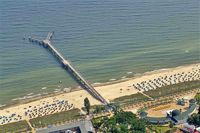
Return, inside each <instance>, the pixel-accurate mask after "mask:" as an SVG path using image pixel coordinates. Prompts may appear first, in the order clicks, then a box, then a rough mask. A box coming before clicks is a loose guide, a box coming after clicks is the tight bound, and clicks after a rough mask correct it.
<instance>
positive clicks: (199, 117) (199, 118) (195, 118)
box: [187, 113, 200, 127]
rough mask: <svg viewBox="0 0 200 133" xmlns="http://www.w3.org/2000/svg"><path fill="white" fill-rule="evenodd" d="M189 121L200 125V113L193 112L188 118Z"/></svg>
mask: <svg viewBox="0 0 200 133" xmlns="http://www.w3.org/2000/svg"><path fill="white" fill-rule="evenodd" d="M187 122H188V123H189V124H192V125H195V126H197V127H198V126H200V114H196V113H194V114H192V115H191V116H190V117H189V118H188V119H187Z"/></svg>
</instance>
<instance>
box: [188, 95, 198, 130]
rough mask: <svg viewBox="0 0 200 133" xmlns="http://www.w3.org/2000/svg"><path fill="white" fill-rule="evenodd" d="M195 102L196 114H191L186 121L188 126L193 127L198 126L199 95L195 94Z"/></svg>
mask: <svg viewBox="0 0 200 133" xmlns="http://www.w3.org/2000/svg"><path fill="white" fill-rule="evenodd" d="M195 100H196V102H197V104H198V105H199V108H198V113H194V114H192V115H191V116H190V117H189V118H188V119H187V122H188V123H189V124H192V125H195V126H196V127H199V126H200V93H197V94H196V96H195Z"/></svg>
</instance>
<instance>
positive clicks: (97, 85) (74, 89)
mask: <svg viewBox="0 0 200 133" xmlns="http://www.w3.org/2000/svg"><path fill="white" fill-rule="evenodd" d="M196 65H200V63H194V64H186V65H182V66H177V67H171V68H161V69H157V70H152V71H147V72H144V73H137V74H134V75H132V76H131V77H128V76H129V75H127V76H126V78H121V79H116V80H114V81H107V82H103V83H92V84H91V85H92V86H93V87H94V88H95V89H96V88H98V89H100V88H101V87H105V86H109V85H115V84H119V83H123V82H127V81H131V80H135V79H138V78H141V77H144V76H149V75H152V74H159V73H163V72H168V71H172V70H176V69H181V68H185V67H190V66H196ZM127 73H128V72H127ZM81 90H83V89H82V88H80V86H77V87H72V88H70V90H69V91H68V92H66V91H64V90H63V89H62V90H61V91H59V92H56V93H55V92H50V93H48V94H46V95H44V94H40V95H39V96H36V97H32V98H25V99H21V100H13V99H12V102H10V103H8V104H3V105H1V106H0V110H3V109H6V108H10V107H15V106H18V105H21V104H27V103H30V102H34V101H38V100H41V99H44V98H49V97H56V96H59V95H62V94H68V93H72V92H77V91H81ZM36 95H38V94H36ZM24 97H25V96H24ZM16 99H18V98H16Z"/></svg>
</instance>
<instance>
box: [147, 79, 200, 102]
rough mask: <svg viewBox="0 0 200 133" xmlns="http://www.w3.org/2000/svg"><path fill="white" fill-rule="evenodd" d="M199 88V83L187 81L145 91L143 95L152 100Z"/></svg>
mask: <svg viewBox="0 0 200 133" xmlns="http://www.w3.org/2000/svg"><path fill="white" fill-rule="evenodd" d="M196 88H200V81H199V80H197V81H188V82H183V83H179V84H174V85H167V86H163V87H160V88H157V89H156V90H150V91H145V92H144V93H145V94H147V95H149V96H150V97H153V98H158V97H162V96H168V95H173V94H178V93H180V92H184V91H188V90H192V89H196Z"/></svg>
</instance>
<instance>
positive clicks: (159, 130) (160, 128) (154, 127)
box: [148, 125, 177, 133]
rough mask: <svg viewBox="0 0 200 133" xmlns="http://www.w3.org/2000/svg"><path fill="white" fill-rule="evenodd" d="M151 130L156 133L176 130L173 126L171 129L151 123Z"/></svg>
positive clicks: (167, 132)
mask: <svg viewBox="0 0 200 133" xmlns="http://www.w3.org/2000/svg"><path fill="white" fill-rule="evenodd" d="M148 129H151V131H156V133H171V132H170V131H171V130H172V131H176V130H177V128H176V127H174V128H173V129H171V128H169V127H168V126H157V125H153V126H152V127H151V128H148Z"/></svg>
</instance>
